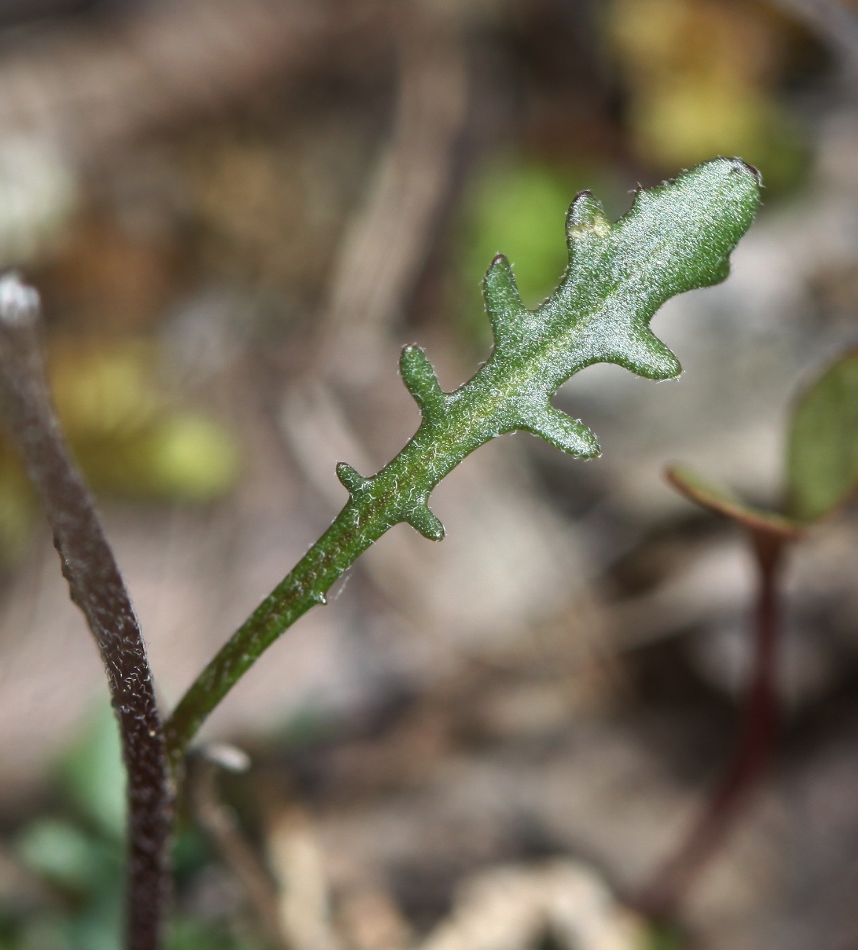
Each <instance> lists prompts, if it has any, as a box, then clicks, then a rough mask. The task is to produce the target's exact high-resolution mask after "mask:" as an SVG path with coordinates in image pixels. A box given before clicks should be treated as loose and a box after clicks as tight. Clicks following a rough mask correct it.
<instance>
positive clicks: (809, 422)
mask: <svg viewBox="0 0 858 950" xmlns="http://www.w3.org/2000/svg"><path fill="white" fill-rule="evenodd" d="M666 477H667V480H668V482H669V483H670V484H671V485H672V486H673V487H674V488H675V489H676V490H677V491H679V492H680V493H681V494H683V495H684V496H685V497H686V498H688V499H689V500H690V501H693V502H694V503H695V504H697V505H699V506H700V507H701V508H704V509H706V510H707V511H711V512H713V513H715V514H717V515H721V516H722V517H725V518H729V519H730V520H731V521H733V522H734V523H735V524H736V525H738V526H739V527H740V528H741V529H742V531H744V532H745V534H746V535H747V537H748V540H749V541H750V543H751V546H752V549H753V552H754V557H755V560H756V564H757V578H758V590H757V604H756V611H755V624H754V662H753V670H752V674H751V679H750V684H749V687H748V691H747V696H746V700H745V709H744V713H743V716H742V724H741V734H740V738H739V744H738V747H737V749H736V752H735V754H734V757H733V759H732V761H731V762H730V764H729V766H728V768H727V771H726V773H725V775H724V777H723V778H722V780H721V784H720V785H719V786H718V787H717V788H716V790H715V792H714V794H713V796H712V797H711V799H710V800H709V802H708V803H707V805H706V806H705V807H704V810H703V812H702V814H701V815H700V817H699V818H698V821H697V823H696V825H694V826H693V827H692V830H691V832H690V833H689V835H688V836H687V838H686V839H685V840H684V841H683V842H682V844H681V845H680V847H679V849H678V850H677V852H676V853H675V854H674V855H673V856H672V857H671V859H670V860H669V861H668V862H667V863H666V864H665V866H664V867H663V868H662V869H661V871H660V872H659V873H658V874H657V875H656V876H655V878H654V879H653V881H652V883H651V884H650V885H649V886H648V887H647V889H646V890H645V892H644V895H643V896H642V898H641V899H640V904H641V906H642V907H643V908H644V909H645V910H647V911H649V912H650V913H652V914H653V915H654V916H657V917H668V918H669V917H671V916H673V915H675V913H676V911H677V908H678V906H679V903H680V901H681V899H682V896H683V894H684V893H685V892H686V891H687V890H688V889H689V888H690V887H691V885H692V884H693V882H694V879H695V877H696V875H697V873H698V872H699V870H700V869H701V868H702V867H703V866H704V864H705V863H706V862H707V861H708V860H709V859H710V858H711V857H712V856H713V855H714V854H715V852H716V851H717V849H718V847H719V846H720V845H721V843H722V842H723V840H724V837H725V835H726V833H727V831H728V829H729V827H730V826H731V825H732V824H733V823H734V822H735V819H736V816H737V814H738V813H739V810H740V808H741V806H742V804H743V803H744V802H745V801H746V800H747V799H748V796H749V793H750V792H751V791H752V790H753V788H754V786H755V785H756V783H757V781H758V779H759V778H760V776H761V775H762V773H763V771H764V769H765V766H766V764H767V762H768V760H769V758H770V755H771V751H772V746H773V743H774V738H775V733H776V725H777V718H778V709H777V706H778V702H777V674H776V667H777V649H778V641H779V635H780V634H779V626H780V613H781V611H780V604H779V599H780V598H779V582H780V577H781V574H782V569H783V566H784V558H785V555H786V553H787V551H788V549H789V548H790V547H791V546H792V545H794V544H796V543H798V542H799V541H801V539H802V538H803V537H804V536H805V535H806V533H807V531H808V530H809V528H810V527H811V526H812V525H814V524H815V523H817V522H818V521H820V520H822V519H824V518H827V517H830V516H831V515H833V514H834V513H835V512H836V511H838V510H839V509H840V508H842V507H843V506H844V505H845V504H846V503H847V502H848V501H849V500H850V499H851V498H852V497H853V496H854V495H855V493H856V491H858V350H850V351H849V352H847V353H844V354H843V355H841V356H839V357H838V358H836V359H835V360H834V361H833V362H831V363H830V364H829V365H828V366H827V367H826V368H825V369H824V370H823V372H822V373H821V374H820V375H819V376H818V377H817V378H816V379H815V380H814V381H813V382H812V383H811V384H810V385H809V386H808V387H807V388H806V389H805V390H804V391H803V392H802V393H801V394H800V396H799V398H798V399H797V401H796V403H795V405H794V406H793V410H792V413H791V417H790V420H789V425H788V438H787V451H786V461H785V477H784V481H785V483H786V490H785V493H784V494H785V501H784V505H783V508H782V509H780V510H777V509H775V510H770V509H765V508H760V507H757V506H755V505H751V504H749V503H747V502H746V501H744V500H743V499H741V498H740V497H739V496H738V495H736V494H735V493H734V492H732V491H730V490H729V489H728V488H724V487H723V486H721V485H716V484H713V483H711V482H709V481H707V480H706V479H704V478H702V477H700V476H699V475H698V474H697V473H695V472H694V471H692V470H691V469H690V468H687V467H685V466H675V467H673V468H669V469H668V470H667V472H666Z"/></svg>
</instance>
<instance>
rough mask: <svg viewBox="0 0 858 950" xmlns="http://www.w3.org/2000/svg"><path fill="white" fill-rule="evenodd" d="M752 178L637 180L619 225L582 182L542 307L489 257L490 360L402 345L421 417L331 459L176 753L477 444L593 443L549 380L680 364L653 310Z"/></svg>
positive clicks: (720, 237) (726, 228)
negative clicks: (272, 583) (399, 441)
mask: <svg viewBox="0 0 858 950" xmlns="http://www.w3.org/2000/svg"><path fill="white" fill-rule="evenodd" d="M759 186H760V181H759V175H758V174H757V172H756V171H755V170H754V169H752V168H750V167H749V166H748V165H746V164H745V163H744V162H742V161H740V160H739V159H728V158H718V159H714V160H713V161H711V162H706V163H705V164H703V165H698V166H697V167H696V168H692V169H691V170H690V171H686V172H683V174H681V175H680V176H679V177H678V178H677V179H676V180H675V181H671V182H666V183H665V184H663V185H661V186H659V187H657V188H653V189H652V190H650V191H641V192H639V193H638V194H637V197H636V198H635V201H634V204H633V205H632V208H631V210H630V211H629V212H628V214H626V215H625V216H624V217H622V218H620V220H619V221H617V222H616V223H614V224H612V223H611V222H610V221H609V220H608V218H607V217H606V216H605V213H604V211H603V210H602V207H601V205H600V204H599V202H598V201H597V200H596V199H595V198H594V197H593V196H592V195H591V194H590V193H589V192H583V193H581V194H580V195H579V196H578V197H577V198H576V199H575V201H574V202H573V203H572V207H571V208H570V210H569V214H568V217H567V221H566V243H567V250H568V264H567V267H566V272H565V274H564V275H563V278H562V280H561V282H560V286H559V287H558V288H557V289H556V290H555V292H554V293H553V294H552V295H551V296H550V297H549V298H548V299H547V300H546V301H545V302H544V303H543V304H542V305H541V306H539V307H538V308H537V309H536V310H528V309H527V308H526V307H525V306H524V303H523V302H522V299H521V296H520V295H519V292H518V289H517V286H516V282H515V278H514V276H513V272H512V268H511V267H510V265H509V263H508V261H507V259H506V258H505V257H503V256H502V255H499V256H497V257H496V258H495V259H494V261H493V262H492V264H491V266H490V267H489V270H488V273H487V274H486V277H485V280H484V282H483V291H484V296H485V301H486V310H487V313H488V317H489V321H490V323H491V327H492V332H493V335H494V348H493V350H492V352H491V354H490V356H489V358H488V360H487V361H486V362H485V363H484V364H483V365H482V366H481V367H480V369H479V370H478V371H477V373H476V374H475V375H474V376H473V378H472V379H470V380H469V381H468V382H466V383H464V384H463V385H462V386H460V387H459V388H458V389H456V390H455V391H453V392H451V393H445V392H443V391H442V389H441V387H440V385H439V384H438V379H437V377H436V375H435V371H434V369H433V368H432V365H431V363H430V362H429V360H428V359H427V358H426V356H425V355H424V353H423V352H422V350H420V349H419V348H418V347H415V346H408V347H406V348H405V349H404V350H403V353H402V358H401V360H400V372H401V374H402V378H403V381H404V383H405V385H406V387H407V388H408V391H409V392H410V393H411V395H412V396H413V397H414V399H415V401H416V402H417V404H418V406H419V408H420V412H421V415H422V421H421V424H420V428H419V429H418V430H417V432H416V433H415V434H414V436H413V437H412V439H411V440H410V441H409V443H408V444H407V445H406V446H405V448H404V449H403V450H402V451H401V452H400V453H399V455H397V456H396V458H394V459H393V460H392V461H391V462H390V463H389V464H387V465H386V466H385V467H384V468H383V469H382V470H381V471H380V472H379V473H378V474H377V475H374V476H372V477H370V478H367V477H364V476H362V475H360V474H359V473H358V472H357V471H355V470H354V469H353V468H351V466H348V465H346V464H345V463H341V464H340V465H339V467H338V470H337V471H338V475H339V477H340V480H341V481H342V483H343V485H344V486H345V487H346V489H347V490H348V492H349V500H348V502H347V503H346V506H345V507H344V508H343V510H342V511H341V512H340V514H339V515H338V516H337V518H336V519H335V521H334V522H333V524H332V525H331V527H330V528H329V529H328V530H327V531H326V532H325V534H324V535H323V536H322V538H320V539H319V541H318V542H317V543H316V544H315V545H314V546H313V547H312V548H311V549H310V550H309V551H308V552H307V554H306V555H305V556H304V558H303V559H302V560H301V561H300V562H299V563H298V565H297V566H296V567H295V569H294V570H293V571H292V573H291V574H289V575H288V576H287V577H286V578H285V579H284V580H283V581H282V583H281V584H280V585H279V586H278V587H277V588H276V589H275V590H274V591H273V592H272V593H271V595H270V596H269V597H268V598H267V599H266V600H265V601H263V603H262V604H261V605H260V606H259V608H258V609H257V610H256V612H255V613H254V614H253V616H251V617H250V618H249V619H248V620H247V622H246V623H245V624H244V625H243V626H242V627H241V628H240V629H239V630H238V631H237V632H236V633H235V635H234V636H233V638H232V640H230V642H229V643H228V644H227V645H226V646H225V647H224V648H223V649H222V650H221V652H220V653H219V654H218V655H217V656H216V657H215V659H214V660H213V661H212V663H211V664H209V666H208V667H207V668H206V670H204V671H203V673H202V674H201V675H200V677H199V678H198V679H197V681H196V683H195V684H194V685H193V686H192V687H191V690H190V691H189V693H188V694H187V695H186V696H185V698H184V699H183V700H182V702H181V703H180V704H179V707H178V708H177V709H176V712H175V713H174V715H173V717H172V719H171V720H170V722H169V723H168V726H167V741H168V745H169V747H170V750H171V755H172V757H173V759H174V761H177V760H178V758H179V757H180V755H181V750H182V749H183V748H184V746H185V744H186V742H187V741H188V739H189V738H190V737H191V736H192V735H193V734H194V733H195V732H196V730H197V728H198V727H199V725H200V724H201V723H202V721H203V720H204V718H205V716H206V715H207V714H208V712H209V711H210V710H211V709H213V708H214V706H215V705H216V704H217V702H218V701H219V700H220V698H222V696H224V695H225V694H226V692H227V691H228V690H229V689H230V688H231V686H232V684H233V683H235V682H236V681H237V680H238V679H239V677H240V676H241V675H242V673H243V672H244V671H245V670H247V669H248V668H249V667H250V666H251V665H252V664H253V662H254V661H255V660H256V658H257V657H258V656H259V655H260V654H261V653H262V651H263V650H265V649H266V647H268V646H269V645H270V644H271V643H273V642H274V640H275V639H277V637H278V636H279V635H280V634H281V633H282V632H283V631H284V630H285V629H286V628H287V627H289V626H290V625H291V624H292V623H294V621H295V620H296V619H297V618H298V617H300V616H301V615H302V614H303V613H306V611H308V610H309V609H311V608H312V607H313V606H314V605H316V604H318V603H323V602H324V593H325V592H326V591H327V590H329V589H330V587H331V585H332V584H333V583H334V582H335V581H336V580H337V578H338V577H339V576H340V575H341V574H342V573H343V572H344V571H345V570H346V569H347V568H348V567H349V566H350V565H351V564H353V563H354V561H355V560H356V559H357V558H358V557H359V556H360V554H362V553H363V551H365V550H366V549H367V548H368V547H369V546H370V545H372V544H374V543H375V542H376V541H377V540H378V539H379V538H380V537H381V536H382V535H383V534H384V533H385V532H386V531H387V530H388V529H389V528H391V527H392V526H393V525H395V524H399V523H401V522H408V523H409V524H411V525H412V526H413V527H414V528H416V529H417V530H418V531H420V532H421V533H422V534H423V535H425V536H426V537H427V538H431V539H432V540H436V541H437V540H440V539H441V538H442V537H443V535H444V529H443V526H442V524H441V522H440V521H439V520H438V519H437V518H436V517H435V515H433V514H432V512H431V511H430V510H429V508H428V501H429V496H430V494H431V492H432V490H433V489H434V488H435V486H436V485H437V484H438V483H439V482H440V481H441V480H442V479H443V478H444V477H445V476H446V475H448V474H449V473H450V472H451V471H452V470H453V469H454V468H455V467H456V466H457V465H458V464H459V463H460V462H461V461H462V460H463V459H464V458H465V457H466V456H467V455H469V454H470V453H471V452H473V451H474V450H475V449H478V448H479V447H480V446H481V445H484V444H485V443H486V442H488V441H490V440H491V439H494V438H497V437H498V436H500V435H504V434H505V433H508V432H514V431H516V430H522V431H525V432H530V433H532V434H534V435H538V436H540V437H541V438H543V439H545V440H546V441H547V442H549V443H550V444H551V445H554V446H556V447H557V448H560V449H562V450H563V451H564V452H567V453H568V454H569V455H572V456H576V457H578V458H592V457H593V456H595V455H598V454H599V446H598V442H597V441H596V437H595V435H594V434H593V433H592V432H591V431H590V430H589V429H588V428H587V427H586V425H584V423H582V422H580V421H578V420H576V419H573V418H571V417H569V416H567V415H565V414H564V413H562V412H560V411H559V410H557V409H555V408H554V406H553V405H552V403H551V400H552V398H553V396H554V394H555V392H556V390H557V388H558V387H559V386H560V385H561V384H562V383H564V382H565V381H566V380H567V379H569V377H570V376H572V375H573V374H574V373H577V372H578V371H579V370H581V369H583V368H584V367H586V366H589V365H591V364H592V363H617V364H619V365H620V366H624V367H626V368H627V369H629V370H631V371H632V372H634V373H637V374H638V375H640V376H646V377H649V378H650V379H668V378H670V377H673V376H677V375H678V374H679V372H680V366H679V361H678V360H677V359H676V357H675V356H674V355H673V353H671V351H670V350H669V349H668V348H667V346H665V344H664V343H662V342H661V341H660V340H659V339H657V337H656V336H655V335H654V334H653V332H652V331H651V330H650V328H649V323H650V320H651V319H652V317H653V315H654V314H655V312H656V310H658V308H659V307H660V306H661V305H662V304H663V303H664V302H665V300H667V299H668V298H669V297H672V296H674V295H675V294H679V293H682V292H683V291H686V290H691V289H693V288H695V287H705V286H708V285H710V284H714V283H717V282H718V281H720V280H723V279H724V278H725V277H726V276H727V273H728V270H729V255H730V252H731V251H732V250H733V248H734V246H735V245H736V242H737V241H738V240H739V238H741V236H742V235H743V234H744V233H745V231H746V230H747V228H748V227H749V226H750V224H751V221H752V220H753V218H754V214H755V213H756V210H757V206H758V203H759Z"/></svg>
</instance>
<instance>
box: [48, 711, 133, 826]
mask: <svg viewBox="0 0 858 950" xmlns="http://www.w3.org/2000/svg"><path fill="white" fill-rule="evenodd" d="M60 779H61V782H62V784H63V787H64V790H65V791H66V793H67V794H68V796H69V798H70V799H71V800H72V801H73V802H74V804H75V805H76V806H77V807H78V808H79V809H80V810H81V812H82V813H83V815H85V816H86V817H87V818H88V819H89V820H90V821H91V822H93V824H94V826H95V827H96V828H98V829H99V830H100V831H102V832H104V833H105V834H107V835H108V837H110V838H112V839H114V840H117V841H124V838H125V815H126V802H125V767H124V765H123V764H122V750H121V746H120V742H119V728H118V726H117V723H116V718H115V716H114V715H113V710H112V709H111V708H110V706H109V705H107V704H106V703H105V704H104V705H103V706H102V707H101V708H100V709H99V711H98V712H97V714H96V715H95V716H94V717H93V719H92V721H91V724H90V725H89V727H88V728H87V730H86V732H85V733H84V734H83V736H82V737H81V739H80V740H78V742H77V743H75V744H74V745H73V746H72V747H71V749H70V750H69V752H68V754H67V756H66V758H65V760H64V762H63V763H62V764H61V767H60Z"/></svg>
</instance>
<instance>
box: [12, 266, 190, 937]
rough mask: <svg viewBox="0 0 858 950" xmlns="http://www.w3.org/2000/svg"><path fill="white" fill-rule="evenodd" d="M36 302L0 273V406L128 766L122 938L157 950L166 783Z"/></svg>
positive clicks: (129, 630) (163, 897)
mask: <svg viewBox="0 0 858 950" xmlns="http://www.w3.org/2000/svg"><path fill="white" fill-rule="evenodd" d="M38 313H39V302H38V296H37V294H36V292H35V290H33V289H32V288H31V287H27V286H25V285H24V284H22V283H21V282H20V281H19V279H18V278H17V277H16V276H15V275H9V274H7V275H5V276H4V277H2V278H0V411H2V416H3V421H4V423H5V425H6V428H7V429H8V431H9V433H10V434H11V436H12V438H13V439H14V441H15V443H16V444H17V446H18V449H19V450H20V452H21V455H22V457H23V460H24V465H25V467H26V470H27V475H28V477H29V479H30V481H31V482H32V484H33V486H34V487H35V489H36V491H37V492H38V493H39V495H40V497H41V499H42V502H43V504H44V506H45V510H46V513H47V518H48V522H49V523H50V525H51V528H52V530H53V534H54V544H55V546H56V548H57V551H58V552H59V555H60V560H61V561H62V570H63V574H64V575H65V578H66V580H67V581H68V584H69V590H70V592H71V598H72V600H73V601H74V602H75V603H76V604H77V606H78V607H80V609H81V610H82V611H83V614H84V616H85V617H86V620H87V623H88V624H89V628H90V630H91V631H92V634H93V636H94V637H95V641H96V643H97V645H98V649H99V651H100V652H101V658H102V660H103V661H104V666H105V670H106V672H107V679H108V682H109V685H110V692H111V697H112V701H113V708H114V710H115V712H116V716H117V718H118V720H119V730H120V734H121V738H122V750H123V756H124V759H125V768H126V770H127V774H128V805H129V831H128V834H129V849H130V859H129V872H128V876H129V880H128V910H127V934H128V939H127V947H128V948H129V950H157V948H158V947H160V945H161V937H162V919H163V914H164V909H165V904H166V901H167V898H168V894H169V882H170V869H169V854H168V844H169V839H170V829H171V826H172V801H173V796H172V791H171V786H170V775H169V769H168V765H167V757H166V753H165V746H164V734H163V730H162V727H161V720H160V717H159V715H158V708H157V705H156V702H155V692H154V688H153V684H152V676H151V673H150V670H149V663H148V660H147V657H146V647H145V644H144V642H143V635H142V632H141V630H140V624H139V622H138V620H137V617H136V615H135V613H134V608H133V607H132V605H131V600H130V598H129V596H128V592H127V591H126V589H125V585H124V583H123V581H122V577H121V575H120V573H119V568H118V567H117V565H116V561H115V559H114V557H113V551H112V550H111V548H110V545H109V544H108V542H107V539H106V537H105V535H104V532H103V531H102V528H101V524H100V522H99V520H98V516H97V514H96V512H95V508H94V507H93V504H92V500H91V498H90V496H89V493H88V491H87V489H86V486H85V485H84V483H83V480H82V478H81V476H80V475H79V473H78V471H77V469H76V468H75V466H74V464H73V463H72V462H71V460H70V458H69V456H68V453H67V451H66V447H65V444H64V442H63V438H62V435H61V433H60V429H59V425H58V423H57V420H56V416H55V414H54V411H53V406H52V403H51V399H50V394H49V390H48V386H47V382H46V379H45V373H44V365H43V361H42V356H41V349H40V347H39V343H38V339H37V330H38V327H37V324H38Z"/></svg>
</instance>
